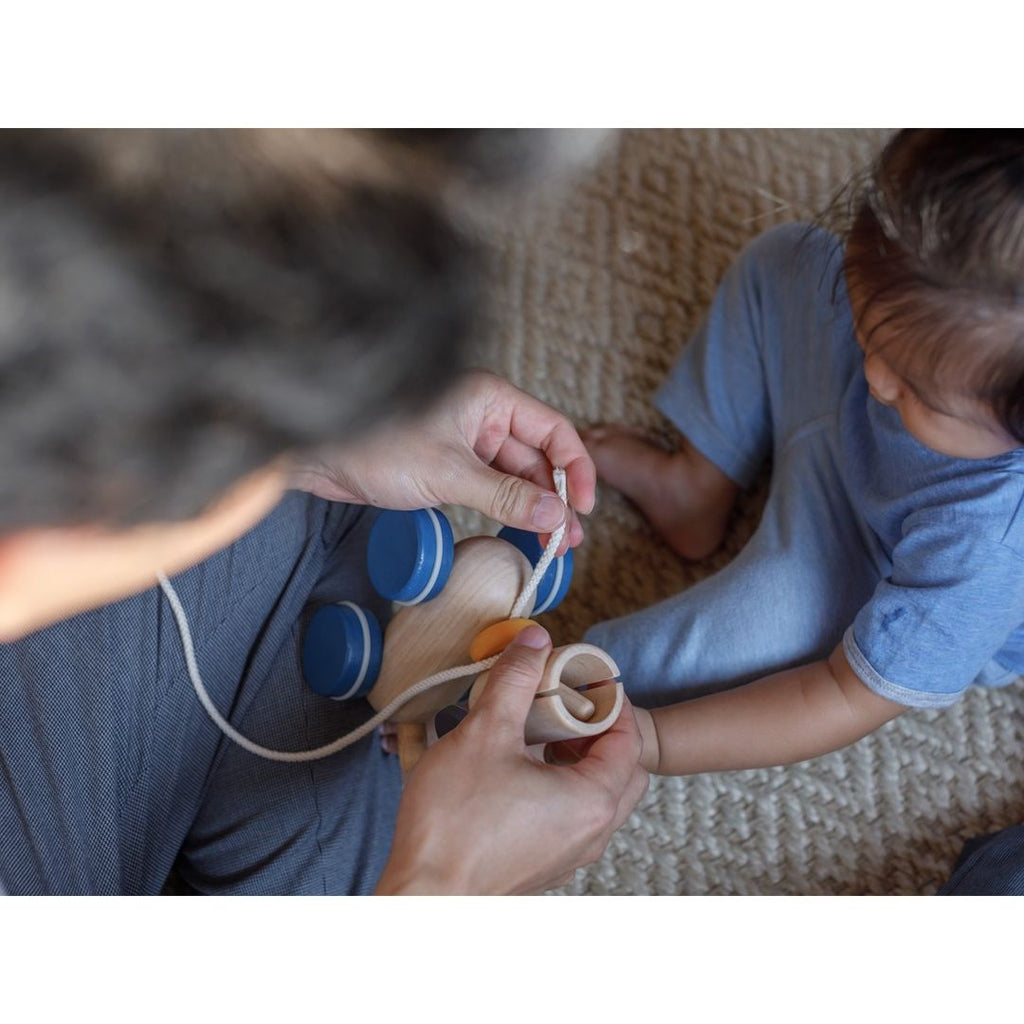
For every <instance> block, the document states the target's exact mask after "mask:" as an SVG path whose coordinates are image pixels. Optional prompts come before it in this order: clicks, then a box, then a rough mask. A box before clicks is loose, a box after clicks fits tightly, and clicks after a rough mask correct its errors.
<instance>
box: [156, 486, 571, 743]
mask: <svg viewBox="0 0 1024 1024" xmlns="http://www.w3.org/2000/svg"><path fill="white" fill-rule="evenodd" d="M554 478H555V486H556V488H557V489H558V496H559V497H560V498H561V499H562V501H563V502H564V501H567V499H566V488H565V470H564V469H555V471H554ZM566 522H568V518H567V520H566ZM565 529H566V523H563V524H562V525H561V526H560V527H559V528H558V529H557V530H555V532H554V533H553V534H552V535H551V539H550V540H549V541H548V544H547V547H546V548H545V549H544V554H543V555H542V556H541V559H540V561H539V562H538V563H537V567H536V568H535V569H534V571H533V574H532V575H531V576H530V578H529V580H527V582H526V585H525V586H524V587H523V590H522V593H521V594H520V595H519V597H518V599H517V600H516V603H515V604H514V605H513V607H512V614H511V616H510V617H511V618H519V617H520V616H521V615H522V613H523V611H524V610H525V609H526V607H527V605H528V603H529V601H530V600H531V598H532V597H533V595H534V592H535V591H536V589H537V587H538V585H539V584H540V581H541V579H542V578H543V576H544V573H545V572H546V571H547V568H548V566H549V565H550V564H551V561H552V559H553V558H554V557H555V552H556V551H557V550H558V545H559V544H561V542H562V537H563V536H564V535H565ZM157 580H158V581H159V582H160V588H161V589H162V590H163V592H164V596H165V597H166V598H167V603H168V604H169V605H170V606H171V612H172V613H173V614H174V620H175V622H176V623H177V626H178V632H179V633H180V634H181V645H182V647H183V648H184V652H185V665H186V667H187V669H188V674H189V678H190V679H191V680H192V686H193V688H194V689H195V691H196V696H197V697H198V698H199V702H200V704H202V705H203V707H204V708H205V709H206V713H207V714H208V715H209V716H210V718H212V719H213V721H214V722H215V723H216V725H217V727H218V728H219V729H220V730H221V731H222V732H223V733H224V735H225V736H227V737H228V738H229V739H232V740H234V741H235V743H237V744H238V745H239V746H240V747H244V748H245V749H246V750H248V751H249V752H250V753H252V754H256V755H257V756H258V757H264V758H266V759H267V760H269V761H289V762H295V761H316V760H319V759H320V758H322V757H330V756H331V754H336V753H338V751H340V750H344V749H345V748H346V747H348V746H351V745H352V744H353V743H357V742H358V741H359V740H361V739H362V738H363V737H364V736H366V735H367V734H368V733H371V732H372V731H373V730H374V729H376V728H377V726H378V725H380V724H381V723H383V722H386V721H387V720H388V719H389V718H390V717H391V716H392V715H393V714H394V713H395V712H396V711H397V710H398V709H399V708H401V707H403V706H404V705H405V704H407V703H408V702H409V701H411V700H412V699H413V698H414V697H418V696H419V695H420V694H421V693H425V692H426V691H427V690H432V689H433V688H434V687H435V686H440V685H441V684H442V683H447V682H450V681H451V680H452V679H460V678H462V677H463V676H469V675H473V674H479V673H481V672H485V671H486V670H487V669H489V668H490V667H491V666H492V665H493V664H494V663H495V662H496V661H497V660H498V658H499V657H500V655H497V654H495V655H494V656H493V657H490V658H485V659H484V660H483V661H475V662H473V663H472V664H471V665H459V666H458V667H456V668H449V669H445V670H444V671H442V672H435V673H434V674H433V675H432V676H427V678H426V679H421V680H420V681H419V682H418V683H415V684H414V685H413V686H410V687H409V689H408V690H405V691H404V692H402V693H400V694H399V695H398V696H397V697H396V698H395V699H394V700H393V701H391V703H390V704H388V705H387V706H386V707H384V708H381V710H380V711H378V712H377V714H375V715H374V716H373V717H372V718H370V719H368V720H367V721H365V722H364V723H363V724H362V725H360V726H358V727H357V728H355V729H353V730H352V731H351V732H349V733H346V734H345V735H344V736H341V737H339V738H338V739H336V740H334V741H333V742H331V743H327V744H325V745H324V746H322V747H316V748H315V749H313V750H272V749H270V748H269V747H263V746H260V744H259V743H255V742H253V741H252V740H251V739H249V738H248V737H247V736H243V735H242V733H240V732H239V731H238V730H237V729H236V728H235V727H234V726H233V725H231V723H230V722H228V721H227V720H226V719H225V718H224V716H223V715H222V714H221V713H220V712H219V711H218V710H217V707H216V705H215V704H214V703H213V701H212V700H211V698H210V694H209V693H208V692H207V689H206V687H205V686H204V685H203V680H202V676H201V675H200V674H199V665H198V663H197V662H196V653H195V645H194V644H193V642H192V630H191V629H190V628H189V624H188V617H187V616H186V615H185V609H184V608H183V607H182V604H181V600H180V599H179V597H178V594H177V591H176V590H175V589H174V587H173V586H172V585H171V581H170V580H169V579H168V578H167V575H166V574H165V573H164V572H163V571H162V570H160V571H158V572H157Z"/></svg>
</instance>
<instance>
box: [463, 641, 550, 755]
mask: <svg viewBox="0 0 1024 1024" xmlns="http://www.w3.org/2000/svg"><path fill="white" fill-rule="evenodd" d="M550 654H551V638H550V637H549V636H548V633H547V630H545V629H543V628H542V627H541V626H537V625H533V626H527V627H526V629H524V630H522V631H521V632H519V633H517V634H516V636H515V637H514V638H513V640H512V642H511V643H510V644H509V645H508V647H506V648H505V650H504V652H503V653H502V655H501V657H500V658H499V659H498V660H497V661H496V662H495V663H494V665H493V666H492V667H491V669H490V671H489V672H488V673H487V685H486V686H485V687H484V690H483V693H481V694H480V697H479V698H478V699H477V700H476V701H475V702H474V706H473V711H472V712H471V714H472V713H476V714H478V715H481V716H487V717H488V718H490V719H491V721H492V724H493V725H495V726H497V725H499V724H501V725H503V726H505V727H507V728H509V729H511V730H512V731H513V732H514V733H515V735H516V736H517V737H519V738H523V737H524V736H525V725H526V716H527V715H528V714H529V713H530V708H531V707H532V705H533V698H534V697H535V696H536V695H537V687H538V686H539V685H540V680H541V676H542V675H543V674H544V666H545V665H546V664H547V661H548V656H549V655H550Z"/></svg>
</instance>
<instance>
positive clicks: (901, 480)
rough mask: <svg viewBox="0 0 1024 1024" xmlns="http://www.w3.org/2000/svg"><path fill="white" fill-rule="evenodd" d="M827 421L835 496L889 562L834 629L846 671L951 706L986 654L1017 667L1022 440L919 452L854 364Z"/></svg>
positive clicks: (1022, 619) (1023, 585) (1020, 658)
mask: <svg viewBox="0 0 1024 1024" xmlns="http://www.w3.org/2000/svg"><path fill="white" fill-rule="evenodd" d="M836 301H841V302H843V303H846V302H847V300H846V298H845V292H842V293H841V294H839V295H837V296H836ZM839 319H840V320H841V321H843V322H848V321H847V318H846V317H841V318H839ZM850 344H851V345H856V344H857V342H856V338H855V337H851V338H850ZM837 426H838V430H837V434H836V438H837V447H838V452H837V455H838V463H839V469H840V473H841V475H842V477H843V479H844V481H845V484H846V489H847V492H848V494H849V496H850V499H851V501H852V503H853V505H854V507H855V508H856V509H857V510H858V511H859V513H860V514H861V516H862V517H863V520H864V522H865V523H866V524H867V525H868V526H869V527H870V528H871V530H872V531H873V532H874V534H875V535H876V536H877V537H878V539H879V541H880V542H881V544H882V546H883V547H884V549H885V552H886V554H887V555H888V556H889V559H890V560H891V562H892V571H891V573H890V575H889V576H888V577H887V578H885V579H883V580H881V581H880V582H879V584H878V586H877V588H876V590H875V592H874V594H873V596H872V597H871V600H870V601H868V603H867V604H866V605H865V606H864V607H863V608H862V609H861V611H860V612H859V614H858V615H857V617H856V619H855V620H854V622H853V624H852V626H851V628H850V629H849V630H848V631H847V633H846V636H845V637H844V649H845V651H846V655H847V658H848V659H849V661H850V664H851V666H852V668H853V669H854V671H855V672H856V673H857V674H858V675H859V676H860V677H861V679H863V680H864V682H865V683H866V684H867V685H868V686H870V688H871V689H872V690H874V691H875V692H877V693H879V694H881V695H882V696H883V697H887V698H889V699H890V700H893V701H896V702H898V703H900V704H906V705H909V706H912V707H946V706H948V705H950V704H953V703H955V701H956V700H957V699H958V698H959V697H960V695H961V694H962V693H963V691H964V690H965V689H966V688H967V687H968V686H969V685H970V684H971V683H972V682H975V681H977V682H980V683H984V682H986V681H987V680H986V675H985V674H984V673H983V670H985V669H986V666H987V665H988V664H989V662H991V661H992V660H993V659H994V660H995V661H997V662H998V663H999V664H1000V665H1002V666H1004V667H1005V668H1007V669H1008V670H1010V671H1012V672H1016V673H1024V448H1016V449H1014V450H1013V451H1011V452H1008V453H1006V454H1004V455H999V456H996V457H995V458H991V459H977V460H975V459H957V458H952V457H950V456H947V455H941V454H939V453H938V452H935V451H932V450H931V449H930V448H926V447H925V446H924V445H922V444H921V443H920V442H919V441H917V440H916V439H915V438H914V437H912V436H911V435H910V434H909V433H908V432H907V430H906V428H905V427H904V426H903V422H902V420H901V419H900V416H899V413H898V412H896V410H895V409H892V408H889V407H887V406H884V405H882V404H881V403H880V402H877V401H876V400H875V399H873V398H871V397H870V396H869V394H868V387H867V382H866V381H865V379H864V373H863V360H858V361H857V372H855V373H854V374H853V375H852V376H851V378H850V380H849V382H848V384H847V386H846V389H845V391H844V393H843V395H842V398H841V403H840V410H839V417H838V422H837Z"/></svg>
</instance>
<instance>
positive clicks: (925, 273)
mask: <svg viewBox="0 0 1024 1024" xmlns="http://www.w3.org/2000/svg"><path fill="white" fill-rule="evenodd" d="M844 270H845V273H846V279H847V283H848V285H850V286H851V288H853V289H854V292H855V294H856V297H857V302H856V308H857V309H858V312H859V314H860V316H861V317H863V312H864V310H867V309H871V310H872V318H871V319H872V324H871V332H870V335H874V334H876V332H877V331H878V329H879V328H880V327H884V328H885V333H886V335H887V336H888V337H889V338H890V339H891V342H890V344H889V345H887V346H886V359H887V361H888V362H889V363H890V365H891V366H892V368H893V369H894V370H895V371H896V372H897V373H899V374H900V375H901V376H903V378H904V379H905V380H906V381H907V383H908V386H910V387H911V388H912V390H913V391H914V392H915V393H917V395H918V397H919V398H920V399H921V400H922V401H924V402H925V403H926V404H928V405H930V406H932V407H934V408H937V409H939V410H940V411H941V410H943V408H944V405H943V396H951V395H954V394H960V395H966V396H970V397H972V398H976V399H979V400H981V401H982V402H984V403H985V404H986V405H988V406H989V407H990V408H991V409H992V410H993V412H994V413H995V415H996V418H997V419H998V421H999V423H1000V424H1001V425H1002V426H1003V428H1004V429H1005V430H1007V431H1008V432H1009V433H1010V434H1011V435H1012V436H1013V437H1014V438H1015V439H1016V440H1017V441H1019V442H1020V443H1022V444H1024V132H1022V131H1010V130H952V129H905V130H903V131H901V132H899V133H898V134H897V135H895V136H894V137H893V138H892V139H891V140H890V142H889V143H888V145H887V146H886V147H885V149H884V150H883V152H882V154H881V156H880V157H879V159H878V161H877V163H876V164H875V165H874V167H873V168H872V171H871V173H870V176H869V177H868V179H867V180H866V182H865V183H864V184H863V185H862V186H861V187H860V188H859V189H858V191H857V192H856V198H855V205H854V208H853V211H852V221H851V226H850V229H849V231H848V233H847V239H846V248H845V259H844ZM870 335H869V336H868V337H866V338H865V339H864V341H865V344H866V346H867V347H868V348H869V349H870V348H872V341H871V336H870ZM907 338H913V344H902V341H903V339H907ZM876 347H877V346H876Z"/></svg>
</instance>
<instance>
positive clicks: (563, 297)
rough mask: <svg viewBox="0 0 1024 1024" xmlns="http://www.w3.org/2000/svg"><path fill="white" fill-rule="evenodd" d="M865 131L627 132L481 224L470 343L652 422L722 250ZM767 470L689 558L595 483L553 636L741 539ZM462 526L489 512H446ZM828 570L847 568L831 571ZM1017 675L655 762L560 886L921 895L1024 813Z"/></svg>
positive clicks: (528, 379)
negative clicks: (707, 551)
mask: <svg viewBox="0 0 1024 1024" xmlns="http://www.w3.org/2000/svg"><path fill="white" fill-rule="evenodd" d="M887 134H888V133H887V132H884V131H881V130H844V131H833V130H800V131H797V130H785V131H781V130H779V131H777V130H729V131H724V130H723V131H706V130H701V131H696V130H679V131H675V130H673V131H629V132H624V133H622V134H621V135H619V136H618V137H617V138H614V139H613V140H612V141H611V142H610V144H609V145H608V147H607V148H606V150H605V152H604V154H603V156H602V158H601V159H600V160H599V162H598V163H597V164H596V165H595V166H594V167H593V168H592V169H591V170H590V171H588V172H587V173H585V174H584V175H582V176H581V177H580V178H579V179H578V180H577V181H576V183H575V184H574V185H573V186H572V187H570V188H568V189H564V188H563V189H562V190H561V191H559V192H558V193H557V194H543V195H533V196H531V197H530V198H529V200H526V201H520V203H519V206H518V208H517V210H516V212H515V216H513V217H507V216H506V217H502V218H500V219H495V220H494V221H493V222H492V223H490V224H488V225H485V226H484V228H483V230H484V233H485V235H487V236H488V241H489V242H490V243H491V245H492V251H493V253H494V255H495V265H494V274H493V278H494V283H493V290H492V310H491V316H492V321H493V323H492V327H493V329H492V331H491V332H490V333H489V335H488V337H487V340H486V341H484V342H482V343H481V346H480V351H479V353H478V358H479V360H480V361H481V362H482V363H484V364H485V365H488V366H490V367H491V368H493V369H495V370H497V371H498V372H500V373H502V374H503V375H505V376H506V377H508V378H509V379H510V380H512V381H513V382H514V383H516V384H518V385H519V386H520V387H522V388H524V389H526V390H527V391H529V392H531V393H532V394H534V395H537V396H538V397H540V398H542V399H544V400H545V401H547V402H549V403H551V404H552V405H554V406H556V407H558V408H559V409H561V410H563V411H564V412H565V413H566V414H568V415H569V416H570V417H572V419H573V420H574V421H575V422H577V423H578V424H579V425H581V426H584V425H588V424H592V423H598V422H611V421H620V422H626V423H632V424H637V425H640V426H643V427H646V428H649V429H651V430H652V431H655V432H658V431H664V430H666V429H667V425H666V424H665V423H664V421H662V419H661V417H660V414H658V413H657V412H656V411H655V410H654V409H653V407H652V406H651V404H650V398H651V395H652V393H653V391H654V390H655V388H656V387H657V386H658V384H659V383H660V382H661V380H662V379H663V377H664V375H665V373H666V371H667V370H668V368H669V367H670V366H671V364H672V363H673V361H674V360H675V358H676V356H677V355H678V353H679V351H680V349H681V347H682V346H683V345H684V344H685V343H686V341H687V339H688V337H689V335H690V333H691V331H692V330H693V329H694V327H695V325H696V324H697V322H698V320H699V318H700V316H701V315H702V313H703V311H704V310H705V309H706V307H707V305H708V303H709V301H710V299H711V296H712V294H713V291H714V288H715V286H716V284H717V282H718V281H719V279H720V278H721V276H722V274H723V273H724V271H725V269H726V268H727V266H728V265H729V263H730V262H731V260H732V259H733V258H734V257H735V255H736V253H737V252H738V251H739V249H740V248H741V247H742V246H743V244H744V243H745V242H747V241H748V240H749V239H750V238H752V237H754V236H755V235H757V234H759V233H760V232H762V231H764V230H765V229H767V228H768V227H770V226H772V225H774V224H778V223H782V222H785V221H791V220H806V219H810V218H813V217H815V215H817V214H818V213H819V212H820V211H821V210H822V209H823V208H825V207H826V206H827V205H828V204H829V201H830V199H831V197H832V196H833V194H834V192H835V190H836V188H837V187H838V186H839V185H841V184H842V182H843V181H844V180H845V179H846V178H847V177H848V176H849V175H850V174H852V173H853V172H855V171H856V170H857V169H858V168H860V167H861V166H863V165H864V164H865V163H866V162H868V161H870V159H871V158H872V157H873V156H874V155H875V153H876V152H877V150H878V149H879V147H880V145H881V144H882V143H883V142H884V140H885V138H886V136H887ZM764 493H765V487H764V482H763V481H762V484H761V486H760V487H758V488H755V489H754V490H753V491H752V492H751V493H750V494H748V495H746V496H745V497H744V499H743V501H742V502H741V506H740V509H739V513H738V515H737V517H736V519H735V522H734V525H733V528H732V530H731V533H730V536H729V539H728V542H727V544H726V546H725V548H724V549H723V550H721V551H720V552H719V553H718V554H717V555H715V556H714V557H713V558H712V559H711V560H709V561H708V562H706V563H703V564H701V565H697V566H694V565H687V564H685V563H684V562H682V561H681V560H679V559H678V558H676V557H675V556H674V555H673V554H672V553H671V552H670V551H668V550H667V549H666V548H665V547H664V546H663V545H662V544H661V543H660V542H659V541H658V540H657V538H656V537H655V536H654V535H653V534H652V533H651V531H650V530H649V528H648V527H647V526H646V524H645V522H644V521H643V520H642V518H641V517H640V516H639V514H638V513H637V512H636V511H635V510H634V509H633V508H632V507H631V506H630V505H629V504H628V503H627V502H626V501H625V500H624V499H623V498H621V496H619V495H618V494H616V493H614V492H612V491H610V490H608V489H602V490H601V491H600V492H599V495H598V506H597V509H596V510H595V512H594V514H593V515H592V516H590V517H589V519H588V520H587V522H586V529H587V538H586V541H585V542H584V545H583V546H582V547H581V548H580V549H578V551H577V561H576V573H575V577H574V580H573V584H572V588H571V590H570V592H569V596H568V597H567V599H566V600H565V602H564V603H563V605H562V606H561V607H560V608H559V609H557V610H556V611H554V612H551V613H549V614H548V615H546V616H544V619H543V621H544V624H545V625H546V626H547V627H548V628H549V629H550V630H551V632H552V634H553V636H554V638H555V641H556V643H569V642H572V641H574V640H578V639H579V638H580V637H581V636H582V634H583V632H584V630H585V629H586V628H587V627H588V626H589V625H590V624H591V623H594V622H597V621H599V620H601V619H605V618H609V617H613V616H617V615H622V614H624V613H627V612H630V611H633V610H635V609H637V608H639V607H642V606H645V605H648V604H651V603H652V602H655V601H658V600H661V599H662V598H664V597H667V596H668V595H670V594H673V593H675V592H677V591H679V590H680V589H682V588H684V587H688V586H691V585H692V584H693V583H695V582H696V581H698V580H700V579H702V578H703V577H704V576H706V575H708V574H709V573H712V572H715V571H716V570H718V569H720V568H721V567H722V566H723V565H725V564H726V563H727V562H728V561H729V560H730V559H731V558H732V557H733V556H734V555H735V554H736V552H737V551H739V549H740V548H741V547H742V546H743V544H744V543H745V542H746V540H747V539H748V538H749V536H750V534H751V532H752V530H753V528H754V526H755V525H756V523H757V519H758V515H759V513H760V510H761V507H762V505H763V499H764ZM455 520H456V526H457V529H458V531H459V532H460V533H462V534H465V533H472V532H493V524H490V526H488V524H484V523H482V522H480V521H478V520H474V519H473V517H472V516H467V515H466V514H464V513H455ZM836 585H837V586H842V580H837V581H836ZM1022 710H1024V688H1022V687H1021V685H1020V684H1019V683H1017V684H1015V685H1013V686H1011V687H1009V688H1008V689H1005V690H1002V691H996V692H971V693H970V694H969V695H968V696H967V697H966V698H965V699H964V700H963V701H962V702H961V703H960V704H958V705H957V706H955V707H954V708H952V709H950V710H947V711H942V712H921V711H911V712H909V713H907V714H905V715H904V716H903V717H901V718H900V719H898V720H896V721H894V722H891V723H889V724H888V725H887V726H885V727H883V728H882V729H881V730H880V731H878V732H877V733H875V734H874V735H872V736H869V737H867V738H866V739H864V740H862V741H861V742H859V743H857V744H854V745H853V746H852V747H849V748H847V749H846V750H842V751H839V752H837V753H834V754H830V755H828V756H826V757H822V758H819V759H818V760H815V761H812V762H807V763H804V764H800V765H796V766H793V767H787V768H777V769H770V770H757V771H746V772H730V773H723V774H717V775H705V776H697V777H693V778H686V779H678V778H654V779H652V783H651V787H650V790H649V791H648V793H647V795H646V796H645V798H644V799H643V801H642V802H641V804H640V805H639V807H638V808H637V810H636V811H635V813H634V814H633V815H632V816H631V818H630V819H629V820H628V822H627V823H626V824H625V825H624V826H623V828H622V829H621V830H620V831H619V832H618V833H617V834H616V835H615V836H614V838H613V839H612V841H611V844H610V846H609V848H608V850H607V852H606V853H605V855H604V856H603V857H602V859H601V860H600V861H599V862H598V863H597V864H595V865H593V866H591V867H589V868H587V869H584V870H582V871H580V872H578V874H577V876H576V878H575V880H574V881H573V883H572V884H571V885H569V886H567V887H566V888H564V889H562V890H559V892H561V893H564V894H577V895H578V894H813V895H827V894H865V893H870V894H884V893H890V894H914V893H920V894H929V893H933V892H934V891H935V890H936V888H937V887H938V886H939V885H940V884H941V883H942V882H943V880H944V879H945V878H946V876H947V875H948V873H949V871H950V869H951V867H952V865H953V863H954V861H955V859H956V856H957V854H958V852H959V849H960V845H961V843H962V841H963V840H964V839H965V838H967V837H969V836H971V835H975V834H979V833H983V832H988V831H992V830H995V829H997V828H1001V827H1002V826H1004V825H1008V824H1016V823H1018V822H1021V821H1024V786H1022V782H1024V735H1022V728H1021V723H1024V716H1022Z"/></svg>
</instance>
